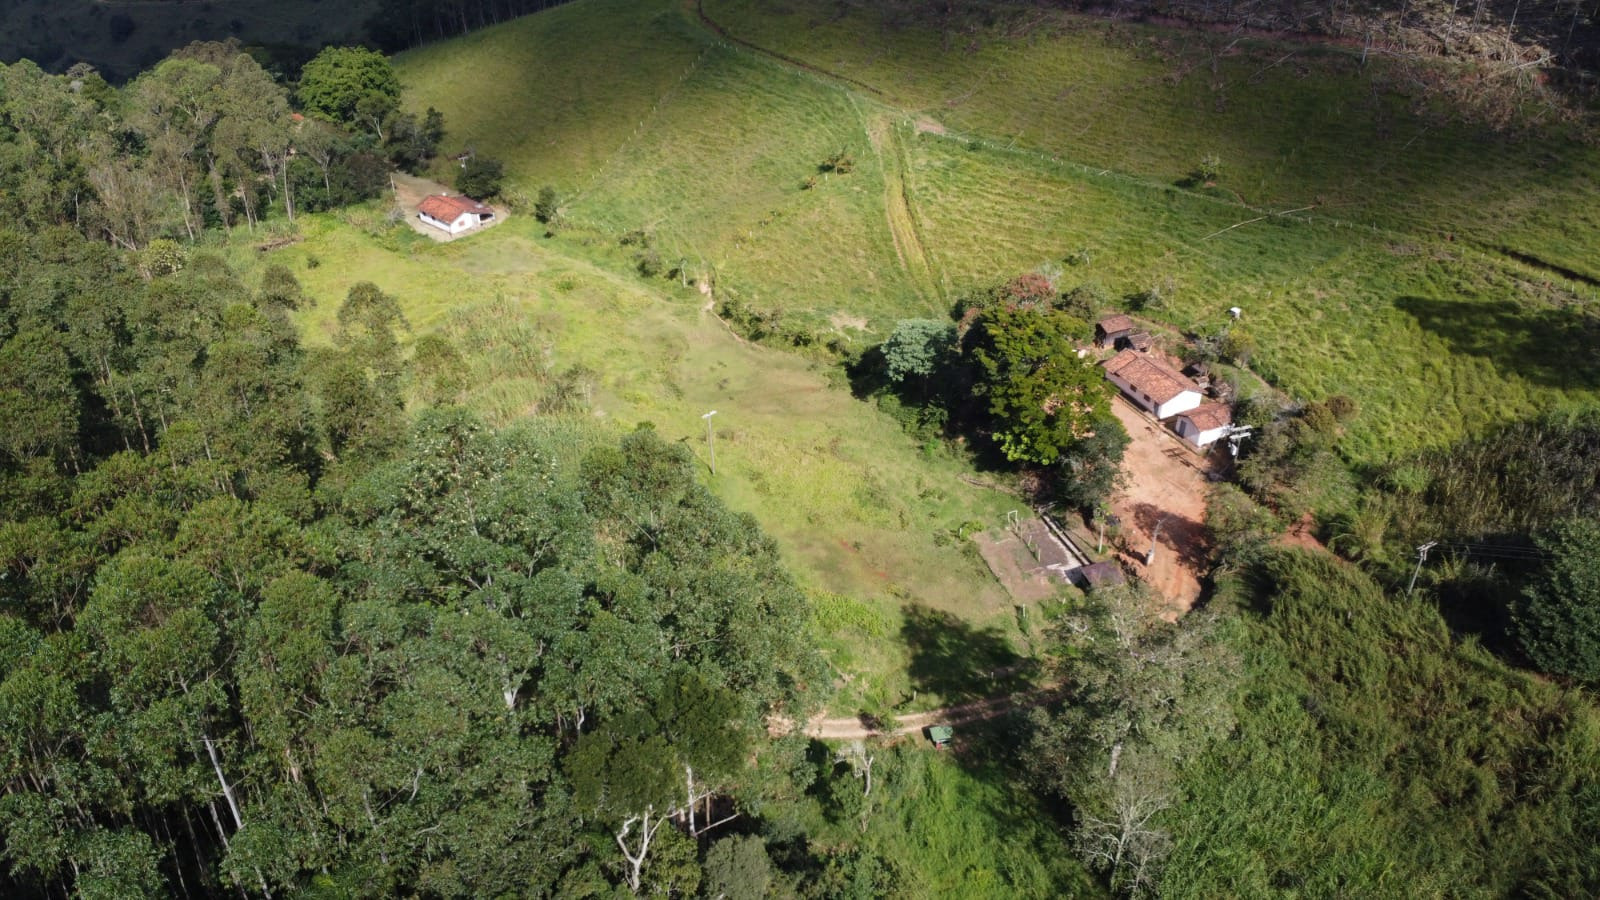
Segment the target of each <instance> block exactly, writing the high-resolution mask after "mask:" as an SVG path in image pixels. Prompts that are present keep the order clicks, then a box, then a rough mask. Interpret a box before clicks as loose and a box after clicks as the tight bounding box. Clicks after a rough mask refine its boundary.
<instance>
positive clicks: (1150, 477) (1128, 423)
mask: <svg viewBox="0 0 1600 900" xmlns="http://www.w3.org/2000/svg"><path fill="white" fill-rule="evenodd" d="M1111 409H1112V411H1113V412H1115V413H1116V415H1117V418H1118V419H1120V420H1121V421H1122V426H1123V427H1124V428H1126V429H1128V436H1129V437H1131V438H1132V439H1133V441H1132V443H1130V444H1129V445H1128V450H1127V453H1126V454H1124V456H1123V458H1122V471H1123V476H1124V480H1125V484H1124V486H1123V488H1122V489H1121V490H1119V491H1118V492H1117V493H1116V495H1115V496H1114V497H1113V498H1112V501H1111V512H1112V514H1113V515H1115V516H1117V517H1118V518H1119V519H1120V520H1121V521H1122V536H1121V538H1120V539H1119V542H1118V543H1119V547H1118V549H1119V550H1120V551H1122V552H1121V554H1120V556H1121V559H1122V561H1123V562H1124V563H1127V564H1128V565H1129V566H1130V567H1131V568H1132V569H1133V570H1134V571H1135V572H1137V573H1138V574H1139V576H1140V577H1141V578H1143V579H1144V581H1145V582H1147V583H1148V584H1149V585H1150V586H1151V587H1152V588H1154V589H1155V591H1156V592H1157V593H1158V594H1160V595H1161V596H1162V597H1163V598H1164V599H1165V600H1166V602H1167V608H1166V610H1165V611H1164V615H1166V616H1167V617H1168V618H1171V619H1176V618H1177V617H1179V616H1181V615H1183V614H1184V613H1185V612H1187V611H1188V610H1189V608H1190V607H1191V606H1193V605H1194V602H1195V601H1196V600H1198V599H1199V598H1200V578H1201V576H1203V575H1204V574H1205V572H1206V569H1207V562H1206V553H1207V551H1208V549H1209V547H1208V544H1207V541H1206V530H1205V521H1206V492H1207V484H1208V482H1207V480H1206V472H1207V471H1208V470H1209V468H1210V465H1211V462H1210V460H1207V459H1205V458H1204V457H1201V456H1198V455H1196V454H1195V453H1194V452H1192V451H1191V450H1189V449H1188V447H1187V445H1185V444H1184V443H1183V441H1182V440H1181V439H1179V438H1178V436H1177V435H1175V434H1173V433H1172V432H1171V431H1169V430H1167V429H1166V428H1164V427H1162V426H1161V425H1160V423H1158V422H1156V420H1155V419H1153V418H1151V417H1150V416H1149V415H1147V414H1145V413H1144V412H1143V411H1141V410H1139V409H1137V408H1136V407H1134V406H1133V404H1131V403H1129V402H1128V401H1127V400H1125V399H1123V398H1122V397H1121V396H1117V397H1115V398H1113V399H1112V401H1111ZM1158 525H1159V526H1160V530H1161V534H1160V537H1159V538H1158V539H1157V541H1156V554H1155V560H1154V561H1153V562H1152V563H1151V564H1150V565H1148V566H1146V565H1145V563H1144V559H1145V554H1146V553H1147V552H1148V551H1149V549H1150V537H1151V535H1152V534H1153V533H1154V532H1155V530H1156V527H1157V526H1158Z"/></svg>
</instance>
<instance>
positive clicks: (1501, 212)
mask: <svg viewBox="0 0 1600 900" xmlns="http://www.w3.org/2000/svg"><path fill="white" fill-rule="evenodd" d="M789 9H790V10H791V12H789V13H782V12H773V11H771V10H768V9H767V8H766V7H758V6H755V5H748V4H741V3H737V2H734V0H713V2H711V3H710V4H709V5H708V6H707V11H708V13H710V14H711V15H712V16H713V17H714V18H716V19H717V21H719V22H721V23H723V24H724V25H726V26H727V27H728V28H729V31H730V33H731V34H734V35H736V36H741V35H742V36H743V37H744V38H747V39H748V40H750V41H752V42H754V43H757V44H765V45H768V46H770V47H771V48H773V49H774V50H776V51H778V52H781V53H783V54H786V55H788V56H792V57H794V58H796V59H800V60H804V61H806V62H808V63H810V64H814V65H816V66H818V67H820V68H826V69H831V70H835V71H837V72H839V73H840V74H842V75H845V76H848V77H849V78H852V79H857V80H858V81H859V82H861V83H862V84H852V83H851V82H848V81H841V80H838V79H834V78H830V77H828V76H826V75H822V74H818V73H816V72H814V71H809V70H805V69H802V68H799V67H797V66H795V65H793V64H790V63H787V62H783V61H780V60H778V59H775V58H773V57H771V56H767V55H764V54H762V53H760V52H758V51H757V50H753V49H750V48H749V47H744V46H738V45H731V44H728V43H725V42H722V41H721V40H719V39H718V38H717V37H716V36H715V35H714V34H713V33H712V32H711V31H709V30H708V29H706V28H705V27H703V26H702V24H701V23H698V22H697V21H696V20H695V19H694V18H693V13H692V11H690V10H687V9H685V8H683V7H682V6H681V5H679V4H675V3H671V2H666V0H656V2H653V3H643V4H637V3H622V2H618V0H592V2H591V0H585V2H580V3H577V4H573V5H570V6H567V7H563V8H561V9H557V10H553V11H551V12H549V13H546V14H542V15H539V16H533V17H529V18H527V19H523V20H521V21H518V22H514V23H510V24H508V25H506V26H502V27H499V28H494V29H489V30H486V31H483V32H480V33H478V34H475V35H473V36H471V37H468V38H466V39H464V40H460V41H455V42H451V43H448V44H441V45H438V46H434V47H429V48H424V49H422V50H419V51H415V52H412V53H409V54H406V55H404V56H402V57H401V58H400V60H399V68H400V71H401V74H402V77H403V79H404V80H405V82H406V84H407V89H408V92H409V93H410V94H411V95H412V97H413V102H414V103H415V104H417V105H418V106H426V105H434V106H437V107H439V108H441V109H443V110H444V111H445V112H446V115H447V118H448V121H449V123H450V127H451V129H452V133H451V140H453V141H459V142H462V143H471V144H473V145H474V146H476V147H477V148H478V149H479V150H480V151H482V152H486V153H489V154H492V155H498V156H500V157H502V158H504V159H506V160H507V162H508V164H509V168H510V170H511V172H512V177H513V180H514V181H515V182H516V183H517V186H518V188H519V189H521V190H523V191H525V192H531V191H532V190H535V189H536V188H537V186H538V185H541V184H544V183H551V184H554V185H555V186H557V188H558V189H560V190H561V192H562V194H563V196H564V197H566V198H568V200H567V204H566V209H565V212H566V215H567V217H568V219H569V221H570V222H571V223H572V224H573V225H574V226H575V230H573V231H572V232H571V233H570V234H569V235H568V236H567V237H566V238H563V240H568V241H573V242H584V243H593V244H605V243H609V242H612V241H615V240H616V238H617V237H619V236H620V235H622V234H623V233H625V232H627V231H631V230H634V229H645V230H647V231H649V232H651V233H652V234H653V235H654V237H655V240H656V242H657V244H658V245H659V246H660V248H661V251H662V254H663V256H664V257H665V258H666V260H667V261H668V263H669V264H676V263H677V262H678V261H679V260H680V259H681V260H683V261H684V262H685V263H686V264H687V268H688V270H689V271H690V272H692V273H695V274H704V275H706V276H708V277H712V278H714V280H715V283H716V286H717V289H718V293H719V294H720V295H721V296H723V297H734V298H737V299H740V300H743V301H746V302H748V303H749V304H751V305H752V306H755V307H757V308H760V309H763V310H769V311H773V310H775V311H780V312H781V313H782V319H783V321H785V322H786V323H789V324H790V325H791V326H792V327H794V328H796V329H798V330H800V331H804V332H809V333H810V334H813V335H815V336H816V338H817V339H818V340H834V341H837V342H839V343H840V344H842V345H843V346H846V347H860V346H863V345H865V344H867V343H870V342H871V341H873V340H874V339H875V337H874V336H881V335H883V334H884V333H886V332H887V330H888V329H889V328H890V327H892V324H893V322H894V321H895V320H896V319H899V318H903V317H907V316H914V315H928V314H930V313H934V312H936V311H938V310H941V309H944V308H947V307H948V304H949V303H950V302H951V301H952V300H953V299H954V298H956V297H958V296H960V295H961V294H962V293H963V292H965V291H969V290H971V289H973V288H976V287H982V286H986V285H988V284H992V283H994V282H995V281H997V280H999V279H1003V278H1005V277H1009V276H1010V275H1014V274H1016V273H1018V272H1020V271H1026V270H1028V269H1032V268H1034V267H1036V266H1039V265H1041V264H1048V265H1057V266H1060V264H1061V261H1062V260H1063V259H1065V258H1067V257H1069V256H1071V257H1073V258H1075V259H1079V260H1082V259H1085V258H1086V259H1087V260H1088V262H1087V263H1086V264H1083V265H1080V266H1076V267H1074V266H1066V267H1065V272H1064V273H1063V275H1062V282H1063V286H1064V287H1070V286H1072V285H1073V284H1075V283H1077V282H1080V281H1088V280H1094V281H1099V282H1101V283H1102V284H1103V285H1104V286H1105V287H1107V288H1108V289H1109V290H1110V291H1111V293H1112V294H1113V295H1117V296H1121V295H1124V294H1131V293H1134V292H1138V291H1141V290H1143V289H1145V288H1148V287H1151V286H1159V287H1162V288H1163V294H1164V296H1165V297H1166V299H1167V304H1166V306H1165V307H1164V308H1162V309H1159V310H1156V311H1153V313H1152V315H1154V316H1156V317H1158V318H1162V319H1166V320H1167V321H1168V322H1170V323H1171V324H1173V325H1174V326H1177V327H1179V328H1184V329H1188V328H1196V327H1201V328H1203V327H1208V326H1210V327H1214V326H1215V325H1216V324H1217V323H1218V322H1220V321H1221V315H1222V311H1223V310H1225V309H1226V308H1227V307H1229V306H1234V305H1238V306H1242V307H1243V308H1244V309H1245V310H1246V323H1247V325H1248V327H1250V328H1251V330H1252V332H1253V333H1254V335H1255V336H1256V338H1257V340H1258V342H1259V344H1260V346H1261V352H1260V353H1259V355H1258V356H1257V362H1256V367H1257V368H1258V369H1259V370H1260V371H1261V372H1262V373H1263V374H1266V375H1267V376H1268V377H1269V378H1271V379H1272V380H1273V381H1274V382H1275V383H1276V384H1277V385H1278V386H1279V387H1281V388H1283V389H1284V390H1286V391H1287V392H1289V393H1290V394H1291V395H1292V396H1295V397H1299V398H1302V399H1305V400H1316V399H1320V398H1322V397H1326V396H1328V395H1329V394H1333V393H1346V394H1349V395H1351V396H1354V397H1355V398H1356V399H1357V400H1358V401H1359V402H1360V403H1361V405H1362V406H1363V408H1364V409H1365V412H1364V414H1363V415H1362V416H1361V417H1360V418H1359V419H1358V420H1357V421H1356V422H1355V423H1354V424H1353V426H1352V427H1351V429H1350V434H1349V436H1348V438H1347V440H1346V444H1345V449H1346V453H1347V454H1348V455H1350V456H1351V457H1352V458H1354V459H1357V460H1362V461H1373V460H1381V459H1386V458H1389V457H1391V456H1393V455H1395V454H1399V453H1403V452H1406V451H1408V450H1410V449H1413V448H1415V447H1418V446H1429V445H1439V444H1442V443H1443V442H1445V441H1448V440H1450V439H1452V438H1454V437H1456V436H1459V435H1461V434H1464V433H1473V432H1476V431H1478V430H1481V429H1482V428H1483V427H1485V426H1487V425H1489V424H1491V423H1494V422H1498V421H1503V420H1505V419H1507V418H1511V417H1518V416H1523V415H1527V414H1529V413H1531V412H1533V411H1535V410H1539V409H1544V408H1549V407H1553V406H1559V405H1563V404H1566V403H1571V402H1576V401H1582V400H1585V399H1588V398H1591V397H1592V396H1593V394H1594V391H1595V388H1596V387H1597V386H1600V365H1595V364H1593V363H1592V361H1591V360H1589V359H1587V358H1580V359H1577V360H1576V361H1575V364H1570V363H1569V364H1563V365H1559V366H1557V365H1550V364H1549V363H1548V360H1549V358H1550V357H1549V356H1548V354H1546V353H1544V352H1543V351H1544V348H1547V347H1549V346H1551V345H1554V344H1563V343H1565V342H1568V341H1571V340H1574V339H1578V338H1582V337H1584V336H1585V335H1588V334H1591V333H1592V332H1593V330H1594V325H1593V311H1592V310H1593V306H1594V304H1595V303H1596V288H1595V287H1594V286H1593V285H1592V284H1588V283H1585V282H1583V281H1574V280H1572V279H1569V278H1564V277H1562V276H1560V275H1558V274H1554V273H1553V272H1552V271H1550V270H1549V269H1547V268H1542V267H1541V266H1540V265H1538V264H1535V263H1533V262H1530V261H1529V260H1531V259H1533V258H1538V259H1543V260H1546V261H1549V262H1550V263H1552V264H1557V265H1560V266H1562V267H1564V268H1569V269H1572V270H1574V271H1575V272H1577V273H1583V272H1587V271H1588V267H1589V266H1590V265H1591V262H1590V254H1588V253H1587V252H1585V251H1586V248H1587V247H1590V246H1593V245H1595V243H1596V241H1597V240H1600V224H1597V220H1596V216H1600V213H1597V212H1596V210H1597V209H1600V204H1595V203H1594V202H1592V201H1593V199H1594V192H1595V190H1596V187H1595V185H1594V182H1593V181H1592V179H1587V178H1584V177H1583V174H1582V173H1584V172H1585V171H1594V170H1595V165H1594V164H1595V163H1596V162H1600V158H1597V157H1596V155H1595V151H1593V150H1590V149H1587V148H1585V147H1584V146H1583V145H1581V144H1578V143H1574V142H1571V141H1567V140H1565V138H1564V137H1563V136H1562V135H1561V134H1560V133H1559V132H1557V131H1553V130H1552V131H1549V132H1538V133H1534V134H1531V135H1528V136H1525V137H1523V138H1521V139H1515V140H1513V139H1511V138H1507V137H1501V136H1497V135H1494V134H1491V133H1489V132H1487V131H1484V130H1482V129H1479V128H1477V127H1475V126H1470V125H1466V124H1461V122H1459V121H1457V120H1452V119H1448V118H1443V117H1441V116H1439V115H1436V114H1435V113H1436V112H1437V110H1429V109H1426V108H1424V109H1421V110H1415V111H1414V110H1413V108H1412V106H1413V105H1414V104H1413V101H1412V99H1411V98H1408V97H1407V96H1406V95H1405V94H1404V92H1403V91H1402V90H1401V89H1400V88H1401V86H1399V85H1397V83H1396V82H1395V81H1394V78H1395V77H1396V76H1395V74H1394V72H1392V71H1389V70H1385V69H1384V68H1383V67H1382V65H1380V64H1379V63H1376V62H1374V63H1373V64H1372V65H1371V66H1369V68H1367V69H1366V70H1357V69H1356V68H1355V67H1354V66H1353V64H1352V63H1351V60H1350V57H1349V56H1348V55H1346V54H1343V53H1336V52H1325V51H1316V50H1313V49H1310V48H1306V47H1302V46H1287V47H1266V46H1250V47H1244V46H1238V47H1234V48H1232V49H1229V50H1228V51H1227V52H1226V53H1220V54H1217V53H1214V51H1217V49H1218V48H1217V47H1215V46H1214V45H1213V44H1212V43H1209V39H1202V38H1199V37H1192V36H1188V35H1185V34H1183V33H1180V32H1163V31H1159V30H1151V29H1131V30H1130V29H1129V28H1127V27H1125V26H1120V25H1119V26H1114V27H1113V26H1109V25H1101V24H1098V23H1094V22H1089V21H1085V20H1075V19H1062V20H1055V19H1049V20H1044V21H1047V22H1048V23H1049V24H1048V26H1044V25H1041V26H1040V27H1038V28H1036V29H1035V30H1033V31H1031V32H1028V33H1027V34H1026V35H1023V36H1013V37H1010V38H1007V37H1005V34H1004V32H1001V31H999V30H997V31H996V32H994V33H992V34H991V33H985V34H982V35H980V36H979V39H977V40H975V41H974V42H973V45H972V46H971V47H951V48H948V49H947V48H945V47H944V46H943V45H942V44H941V43H940V37H939V35H938V34H937V33H935V32H933V31H931V30H926V29H922V28H920V27H918V26H914V25H913V26H906V27H887V26H882V24H881V23H878V24H874V23H873V22H872V21H871V20H863V19H860V18H853V17H846V18H845V19H843V20H839V21H832V20H830V19H827V18H824V17H820V16H817V15H814V14H812V13H811V12H810V11H808V10H809V8H808V7H805V6H804V5H799V6H791V7H789ZM1208 53H1210V54H1213V55H1215V60H1214V62H1215V63H1216V73H1215V74H1211V67H1210V64H1209V62H1206V61H1207V60H1208V59H1210V57H1208V56H1206V54H1208ZM602 58H606V59H614V58H626V59H628V60H630V64H629V65H628V66H626V67H622V66H612V65H601V64H600V63H599V60H600V59H602ZM1280 59H1281V60H1282V62H1281V63H1280V64H1277V65H1272V64H1271V63H1273V62H1274V61H1276V60H1280ZM1202 62H1206V64H1205V65H1200V63H1202ZM862 85H866V86H865V87H864V86H862ZM1218 91H1221V92H1222V93H1223V94H1225V95H1226V100H1225V101H1219V100H1218V99H1217V98H1216V96H1214V95H1215V94H1216V93H1217V92H1218ZM839 150H845V151H847V152H849V153H850V154H851V155H852V156H853V157H854V159H855V161H856V163H857V166H856V168H855V170H854V171H853V172H851V173H850V174H848V175H842V176H841V175H826V176H819V177H818V180H817V183H816V185H815V186H814V187H812V188H810V189H803V188H802V181H803V179H805V178H806V177H808V176H810V175H815V174H816V173H817V168H816V167H817V164H818V163H819V162H821V161H822V160H823V159H825V158H826V157H827V156H829V155H831V154H832V153H833V152H837V151H839ZM1213 152H1214V153H1216V154H1217V155H1219V156H1220V157H1221V158H1222V160H1223V168H1224V175H1223V178H1222V181H1221V184H1220V185H1219V186H1217V187H1214V188H1206V189H1200V190H1190V189H1184V188H1180V187H1177V186H1174V184H1173V182H1175V181H1178V180H1180V179H1181V178H1182V177H1183V174H1184V172H1186V171H1187V170H1188V169H1189V168H1190V167H1192V166H1193V165H1194V163H1195V162H1196V161H1197V160H1198V158H1199V157H1200V156H1201V155H1203V154H1205V153H1213ZM1245 204H1248V205H1245ZM1313 204H1315V205H1316V209H1314V210H1307V211H1302V212H1300V213H1297V214H1294V215H1291V216H1283V217H1267V218H1261V217H1263V216H1265V215H1266V213H1268V212H1272V211H1282V210H1285V209H1291V208H1297V207H1302V206H1309V205H1313ZM1257 219H1260V220H1259V221H1252V220H1257ZM1242 223H1248V224H1242ZM1234 226H1237V227H1234ZM1500 247H1511V248H1514V249H1515V250H1516V252H1518V253H1521V254H1523V255H1524V256H1525V257H1527V259H1517V258H1513V257H1511V256H1508V255H1506V254H1504V253H1501V252H1499V250H1498V249H1497V248H1500ZM1083 251H1087V252H1083Z"/></svg>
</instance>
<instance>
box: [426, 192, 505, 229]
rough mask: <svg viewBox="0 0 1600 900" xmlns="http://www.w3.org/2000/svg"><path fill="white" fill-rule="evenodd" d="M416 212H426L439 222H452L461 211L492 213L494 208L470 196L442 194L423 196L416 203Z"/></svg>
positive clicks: (475, 213)
mask: <svg viewBox="0 0 1600 900" xmlns="http://www.w3.org/2000/svg"><path fill="white" fill-rule="evenodd" d="M417 212H420V213H427V214H428V215H430V216H432V217H434V218H435V219H438V220H439V221H441V222H454V221H455V220H456V218H457V217H458V216H460V215H461V214H462V213H472V214H474V215H479V216H481V215H485V214H488V215H494V210H492V209H490V208H489V207H487V206H484V205H483V204H482V203H479V202H478V201H476V200H474V199H472V198H471V197H446V196H444V195H442V194H434V195H431V196H429V197H425V198H423V201H422V202H421V203H419V204H417Z"/></svg>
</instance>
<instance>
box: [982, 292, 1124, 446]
mask: <svg viewBox="0 0 1600 900" xmlns="http://www.w3.org/2000/svg"><path fill="white" fill-rule="evenodd" d="M1087 331H1088V327H1087V326H1086V325H1085V324H1084V323H1083V322H1082V321H1081V320H1078V319H1074V318H1072V317H1071V316H1068V315H1066V314H1065V313H1061V312H1056V311H1053V310H1031V309H1017V308H1012V307H1008V306H996V307H992V308H990V309H988V310H985V311H984V312H983V314H982V315H981V316H980V317H979V318H978V320H977V322H976V323H975V324H974V325H973V327H972V330H971V331H970V332H969V333H968V334H967V346H968V353H970V354H971V357H972V359H973V361H974V362H975V363H976V364H977V367H978V371H979V388H978V389H979V391H980V392H981V393H982V395H983V396H984V397H985V398H986V399H987V400H988V407H989V414H990V416H991V417H992V420H993V427H994V438H995V442H996V443H997V444H999V446H1000V449H1001V452H1003V453H1004V454H1005V456H1006V458H1007V459H1010V460H1011V461H1013V462H1029V463H1037V464H1040V465H1048V464H1050V463H1053V462H1055V461H1056V460H1057V459H1059V458H1060V457H1061V455H1062V453H1063V452H1064V451H1066V450H1067V449H1068V448H1070V447H1071V446H1072V445H1073V444H1075V443H1077V442H1079V441H1083V440H1087V439H1088V438H1091V437H1093V436H1094V434H1095V427H1096V424H1097V423H1099V422H1103V421H1104V420H1105V419H1106V417H1107V414H1108V412H1109V399H1110V398H1109V395H1108V393H1107V389H1106V386H1105V381H1104V379H1103V378H1102V377H1101V374H1100V371H1099V370H1098V369H1097V368H1095V367H1094V366H1092V365H1091V364H1089V363H1087V362H1085V361H1083V360H1082V359H1079V358H1078V354H1077V350H1076V348H1075V347H1074V346H1073V341H1074V339H1081V338H1082V337H1083V336H1084V335H1085V334H1086V333H1087Z"/></svg>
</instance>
